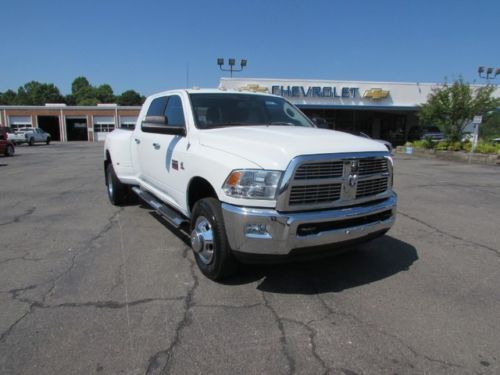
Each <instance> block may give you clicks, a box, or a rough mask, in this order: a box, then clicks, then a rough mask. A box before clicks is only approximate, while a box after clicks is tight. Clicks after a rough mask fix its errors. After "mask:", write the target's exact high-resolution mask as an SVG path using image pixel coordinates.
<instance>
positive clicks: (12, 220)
mask: <svg viewBox="0 0 500 375" xmlns="http://www.w3.org/2000/svg"><path fill="white" fill-rule="evenodd" d="M35 211H36V207H31V208H28V209H27V210H26V211H24V212H23V213H22V214H20V215H17V216H14V218H13V219H11V220H9V221H5V222H3V223H0V226H3V225H9V224H14V223H19V222H20V221H21V219H23V218H25V217H26V216H29V215H31V214H33V212H35Z"/></svg>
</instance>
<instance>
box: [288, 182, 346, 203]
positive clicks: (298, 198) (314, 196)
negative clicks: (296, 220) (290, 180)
mask: <svg viewBox="0 0 500 375" xmlns="http://www.w3.org/2000/svg"><path fill="white" fill-rule="evenodd" d="M341 187H342V184H341V183H336V184H324V185H302V186H293V187H292V189H291V192H290V199H289V201H288V204H289V205H290V206H294V205H301V204H317V203H329V202H333V201H336V200H338V199H340V189H341Z"/></svg>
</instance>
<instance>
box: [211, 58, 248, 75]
mask: <svg viewBox="0 0 500 375" xmlns="http://www.w3.org/2000/svg"><path fill="white" fill-rule="evenodd" d="M227 64H228V65H229V69H227V68H223V67H222V65H224V59H223V58H220V57H219V58H218V59H217V65H219V68H220V70H222V71H223V72H231V78H233V72H241V71H242V70H243V69H244V68H245V66H247V60H245V59H241V60H240V68H239V69H237V68H235V67H234V66H235V65H236V60H235V59H227Z"/></svg>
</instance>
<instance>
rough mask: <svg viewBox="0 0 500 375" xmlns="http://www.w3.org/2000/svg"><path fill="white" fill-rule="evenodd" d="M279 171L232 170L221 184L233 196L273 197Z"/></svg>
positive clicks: (279, 176) (274, 196) (278, 179)
mask: <svg viewBox="0 0 500 375" xmlns="http://www.w3.org/2000/svg"><path fill="white" fill-rule="evenodd" d="M280 178H281V172H278V171H265V170H261V169H240V170H236V171H232V172H231V174H230V175H229V176H228V177H227V179H226V182H224V185H223V186H222V189H223V190H224V192H225V193H226V194H227V195H228V196H230V197H233V198H246V199H271V200H272V199H275V198H276V191H277V189H278V184H279V181H280Z"/></svg>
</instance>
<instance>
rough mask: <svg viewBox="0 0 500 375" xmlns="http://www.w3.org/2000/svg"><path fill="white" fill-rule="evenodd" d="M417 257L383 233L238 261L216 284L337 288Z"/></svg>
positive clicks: (292, 290) (313, 290)
mask: <svg viewBox="0 0 500 375" xmlns="http://www.w3.org/2000/svg"><path fill="white" fill-rule="evenodd" d="M141 206H143V205H141ZM143 207H144V208H146V209H149V208H148V207H146V206H143ZM150 214H151V215H152V216H153V217H154V218H155V219H157V220H158V221H160V222H161V223H162V224H163V225H164V226H165V227H166V228H167V229H169V230H170V231H171V232H172V233H174V234H175V235H176V236H177V237H178V238H179V239H180V240H182V241H183V242H184V243H185V244H186V246H188V247H190V243H189V237H188V236H187V234H186V233H185V232H183V231H181V230H178V229H177V228H174V227H173V226H172V225H170V224H169V223H168V222H167V221H165V220H164V219H163V218H162V217H161V216H160V215H158V214H157V213H156V212H154V211H151V212H150ZM417 260H418V254H417V250H416V249H415V247H414V246H412V245H410V244H408V243H406V242H403V241H400V240H398V239H396V238H394V237H391V236H390V235H385V236H383V237H380V238H377V239H375V240H373V241H371V242H368V243H366V244H363V245H360V246H357V247H354V248H353V249H352V250H350V251H348V252H345V253H343V254H339V255H333V256H327V257H323V258H320V259H315V260H305V261H304V260H302V261H296V262H288V263H283V264H272V265H271V264H270V265H247V264H242V265H240V267H239V270H238V273H237V274H236V275H235V276H234V277H231V278H229V279H227V280H224V281H222V282H220V284H223V285H228V286H230V285H243V284H249V283H253V282H256V281H259V280H260V283H259V284H258V286H257V289H259V290H262V291H265V292H269V293H282V294H320V293H329V292H340V291H342V290H345V289H349V288H354V287H356V286H360V285H364V284H370V283H372V282H375V281H379V280H382V279H385V278H387V277H390V276H392V275H395V274H397V273H399V272H402V271H407V270H408V269H409V268H410V267H411V265H412V264H413V263H414V262H415V261H417Z"/></svg>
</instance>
